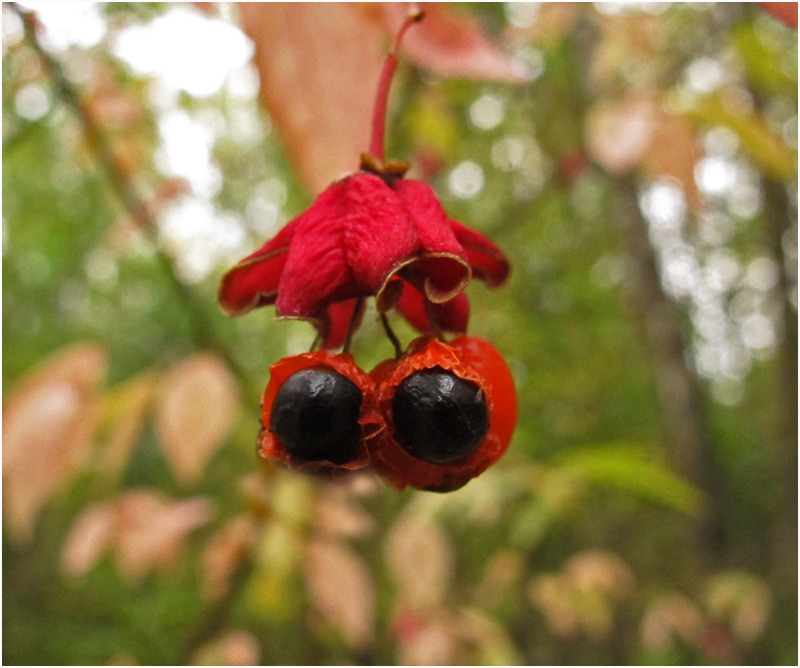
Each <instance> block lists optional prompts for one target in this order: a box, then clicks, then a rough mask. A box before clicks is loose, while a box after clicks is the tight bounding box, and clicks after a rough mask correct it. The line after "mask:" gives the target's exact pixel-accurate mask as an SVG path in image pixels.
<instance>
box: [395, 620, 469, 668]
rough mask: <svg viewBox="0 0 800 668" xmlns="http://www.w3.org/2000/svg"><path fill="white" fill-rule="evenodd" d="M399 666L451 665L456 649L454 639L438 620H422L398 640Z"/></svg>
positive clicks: (453, 661) (453, 663)
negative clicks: (410, 631)
mask: <svg viewBox="0 0 800 668" xmlns="http://www.w3.org/2000/svg"><path fill="white" fill-rule="evenodd" d="M398 649H399V657H398V658H399V661H398V663H399V665H401V666H451V665H457V663H458V662H457V661H456V660H455V655H456V650H457V649H458V646H457V642H456V639H455V638H454V637H453V634H452V633H451V632H450V630H449V629H448V628H447V626H446V625H445V624H444V623H442V622H441V621H440V620H430V621H423V622H420V623H419V624H417V628H415V629H414V631H413V632H412V633H409V634H407V635H406V636H405V637H403V638H401V639H400V642H399V647H398Z"/></svg>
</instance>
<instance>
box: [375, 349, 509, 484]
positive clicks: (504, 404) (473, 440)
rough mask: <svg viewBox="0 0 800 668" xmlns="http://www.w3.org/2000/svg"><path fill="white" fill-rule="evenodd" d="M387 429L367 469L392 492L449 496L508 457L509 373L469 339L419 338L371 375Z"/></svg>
mask: <svg viewBox="0 0 800 668" xmlns="http://www.w3.org/2000/svg"><path fill="white" fill-rule="evenodd" d="M370 375H371V376H372V378H373V380H374V381H375V384H376V386H377V390H376V393H375V399H376V401H375V403H376V408H377V409H378V410H379V411H380V413H381V414H382V415H383V416H384V419H385V420H386V429H385V430H383V431H382V432H381V433H380V434H378V435H377V436H376V438H375V439H374V440H373V441H372V442H371V444H370V453H371V456H372V466H373V468H374V470H375V471H376V472H377V473H378V474H379V475H380V476H382V477H383V478H384V479H385V480H386V481H387V482H388V483H389V484H390V485H391V486H392V487H395V488H396V489H403V488H405V487H414V488H416V489H424V490H429V491H436V492H449V491H452V490H455V489H458V488H459V487H462V486H464V485H465V484H466V483H467V482H469V481H470V480H471V479H472V478H474V477H475V476H477V475H479V474H481V473H483V471H485V470H486V469H487V468H489V466H491V465H492V464H494V463H495V462H496V461H497V460H498V459H499V458H500V457H501V456H502V454H503V453H504V452H505V451H506V449H507V447H508V444H509V442H510V440H511V436H512V434H513V432H514V427H515V425H516V417H517V401H516V392H515V390H514V382H513V378H512V376H511V372H510V371H509V369H508V366H507V365H506V363H505V361H504V360H503V358H502V356H501V355H500V353H498V352H497V350H496V349H495V348H494V347H493V346H492V345H491V344H490V343H489V342H488V341H485V340H483V339H479V338H477V337H473V336H463V337H459V338H458V339H456V340H455V341H453V342H452V343H451V344H446V343H442V342H441V341H438V340H436V339H432V338H427V337H423V338H420V339H417V340H416V341H414V342H412V344H411V345H410V346H409V349H408V351H407V352H406V354H405V355H403V357H401V358H400V359H399V360H387V361H386V362H382V363H381V364H379V365H378V366H377V367H376V368H375V369H374V370H373V371H372V373H371V374H370Z"/></svg>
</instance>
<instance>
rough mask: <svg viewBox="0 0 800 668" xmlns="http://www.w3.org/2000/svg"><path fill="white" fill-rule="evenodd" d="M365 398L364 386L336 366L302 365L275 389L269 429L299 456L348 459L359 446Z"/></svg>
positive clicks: (294, 454) (312, 458)
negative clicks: (308, 366) (306, 367)
mask: <svg viewBox="0 0 800 668" xmlns="http://www.w3.org/2000/svg"><path fill="white" fill-rule="evenodd" d="M361 399H362V397H361V390H360V389H359V388H358V386H357V385H356V384H355V383H353V381H351V380H349V379H348V378H345V377H344V376H343V375H341V374H340V373H337V372H336V371H334V370H333V369H330V368H328V367H325V366H317V367H310V368H308V369H301V370H300V371H297V372H296V373H294V374H292V375H291V376H289V378H287V379H286V381H285V382H284V383H283V385H281V388H280V389H279V390H278V392H277V394H276V395H275V400H274V401H273V402H272V411H271V413H270V418H269V430H270V431H271V432H272V433H273V434H275V435H276V436H277V437H278V440H280V442H281V443H283V445H284V446H285V447H286V449H287V450H288V451H289V452H290V453H291V454H292V455H293V456H295V457H298V458H300V459H305V460H307V461H319V460H327V461H329V462H332V463H334V464H345V463H347V462H348V461H352V459H353V458H354V457H355V456H356V453H357V449H358V443H359V439H360V434H361V427H360V425H359V423H358V415H359V412H360V411H361Z"/></svg>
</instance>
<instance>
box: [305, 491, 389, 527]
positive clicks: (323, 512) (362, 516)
mask: <svg viewBox="0 0 800 668" xmlns="http://www.w3.org/2000/svg"><path fill="white" fill-rule="evenodd" d="M317 527H318V528H319V529H320V531H322V532H323V533H327V534H330V535H331V536H344V537H351V538H352V537H354V536H363V535H365V534H368V533H371V532H372V531H374V530H375V521H374V520H373V519H372V516H371V515H370V514H369V513H367V511H365V510H364V509H363V508H362V507H360V506H358V505H356V504H355V503H353V502H352V501H351V500H350V498H349V495H348V494H347V492H346V490H345V489H344V488H343V487H341V486H339V485H330V486H329V487H328V488H327V489H326V490H325V493H324V494H322V495H321V496H320V499H319V501H318V502H317Z"/></svg>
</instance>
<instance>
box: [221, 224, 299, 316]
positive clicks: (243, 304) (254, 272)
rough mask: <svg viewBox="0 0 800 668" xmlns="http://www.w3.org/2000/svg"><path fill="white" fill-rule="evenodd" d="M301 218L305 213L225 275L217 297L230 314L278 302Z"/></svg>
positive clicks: (243, 312) (236, 314)
mask: <svg viewBox="0 0 800 668" xmlns="http://www.w3.org/2000/svg"><path fill="white" fill-rule="evenodd" d="M301 218H302V215H300V216H298V217H297V218H295V219H294V220H292V221H291V222H289V223H287V224H286V226H285V227H284V228H283V229H282V230H281V231H280V232H278V234H277V235H276V236H274V237H273V238H272V239H270V240H269V241H267V243H265V244H264V245H263V246H262V247H261V248H259V249H258V250H257V251H256V252H255V253H253V254H252V255H248V256H247V257H246V258H244V260H242V261H240V262H239V264H237V265H236V266H235V267H233V268H232V269H230V270H229V271H228V272H227V273H226V274H225V275H224V276H223V277H222V281H221V282H220V286H219V293H218V295H217V299H218V300H219V304H220V306H221V307H222V310H223V311H224V312H225V313H226V314H227V315H230V316H238V315H244V314H245V313H247V312H248V311H251V310H253V309H254V308H258V307H259V306H267V305H269V304H274V303H275V299H276V297H277V294H278V283H279V281H280V278H281V273H282V272H283V268H284V266H285V264H286V258H287V255H288V251H289V244H290V243H291V242H292V237H293V236H294V233H295V229H296V228H297V225H298V223H299V222H300V220H301Z"/></svg>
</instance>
